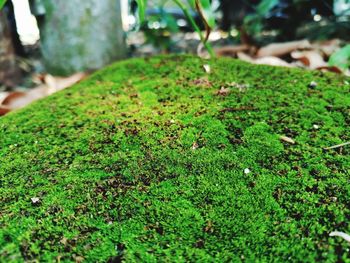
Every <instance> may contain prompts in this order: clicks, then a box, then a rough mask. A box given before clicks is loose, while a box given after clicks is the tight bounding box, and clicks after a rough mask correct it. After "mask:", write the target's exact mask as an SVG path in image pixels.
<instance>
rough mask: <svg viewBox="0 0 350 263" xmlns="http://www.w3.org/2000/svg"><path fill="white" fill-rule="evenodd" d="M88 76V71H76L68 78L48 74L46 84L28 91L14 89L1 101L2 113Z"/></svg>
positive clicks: (0, 113) (45, 77)
mask: <svg viewBox="0 0 350 263" xmlns="http://www.w3.org/2000/svg"><path fill="white" fill-rule="evenodd" d="M86 76H87V74H86V73H76V74H74V75H72V76H70V77H67V78H62V77H53V76H51V75H46V76H44V79H43V80H44V82H45V84H42V85H39V86H38V87H36V88H33V89H31V90H29V91H27V92H20V91H14V92H11V93H8V94H7V96H6V97H5V98H3V99H2V101H1V102H2V105H0V106H1V107H2V110H0V115H5V114H6V113H8V112H9V111H11V110H15V109H20V108H23V107H25V106H27V105H28V104H30V103H32V102H34V101H36V100H38V99H41V98H44V97H47V96H49V95H51V94H53V93H55V92H57V91H60V90H63V89H65V88H67V87H70V86H72V85H74V84H75V83H77V82H79V81H80V80H82V79H83V78H85V77H86Z"/></svg>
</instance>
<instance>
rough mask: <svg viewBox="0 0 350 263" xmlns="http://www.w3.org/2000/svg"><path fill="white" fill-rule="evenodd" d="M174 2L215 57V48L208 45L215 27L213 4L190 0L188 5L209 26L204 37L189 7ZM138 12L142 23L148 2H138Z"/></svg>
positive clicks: (179, 1) (176, 1)
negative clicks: (208, 39)
mask: <svg viewBox="0 0 350 263" xmlns="http://www.w3.org/2000/svg"><path fill="white" fill-rule="evenodd" d="M173 2H174V3H175V4H176V5H177V6H178V7H179V8H180V9H181V10H182V11H183V13H184V14H185V16H186V18H187V19H188V21H189V22H190V24H191V26H192V27H193V29H194V31H195V32H197V33H198V35H199V37H200V39H201V41H202V43H203V45H204V46H205V48H206V49H207V51H208V52H209V54H210V56H211V57H214V52H213V48H212V47H211V45H210V44H209V43H207V38H208V36H209V34H210V31H211V29H212V27H214V26H215V17H214V13H213V12H212V10H211V4H210V1H209V0H188V3H189V4H190V6H191V7H192V8H193V9H195V10H197V11H198V12H199V13H200V15H201V17H202V18H203V23H204V24H205V25H207V28H206V31H207V36H206V37H204V36H203V34H202V31H201V30H200V28H199V26H198V25H197V23H196V22H195V21H194V19H193V17H192V15H191V14H190V12H189V9H188V7H187V6H186V5H185V4H184V3H183V1H182V0H173ZM137 4H138V10H139V17H140V22H141V23H142V22H143V21H144V20H145V13H146V9H147V0H138V1H137Z"/></svg>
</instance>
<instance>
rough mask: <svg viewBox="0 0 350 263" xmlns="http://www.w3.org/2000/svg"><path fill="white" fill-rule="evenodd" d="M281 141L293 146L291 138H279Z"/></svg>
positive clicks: (293, 142)
mask: <svg viewBox="0 0 350 263" xmlns="http://www.w3.org/2000/svg"><path fill="white" fill-rule="evenodd" d="M280 139H281V141H284V142H287V143H290V144H295V141H294V140H293V139H292V138H289V137H287V136H280Z"/></svg>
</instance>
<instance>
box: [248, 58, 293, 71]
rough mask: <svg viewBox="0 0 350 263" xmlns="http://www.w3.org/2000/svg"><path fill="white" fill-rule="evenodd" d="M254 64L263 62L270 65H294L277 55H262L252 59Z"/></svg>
mask: <svg viewBox="0 0 350 263" xmlns="http://www.w3.org/2000/svg"><path fill="white" fill-rule="evenodd" d="M253 63H254V64H263V65H270V66H280V67H289V68H290V67H294V65H292V64H289V63H287V62H286V61H284V60H282V59H280V58H278V57H263V58H258V59H255V60H253Z"/></svg>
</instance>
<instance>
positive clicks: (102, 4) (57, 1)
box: [37, 0, 126, 75]
mask: <svg viewBox="0 0 350 263" xmlns="http://www.w3.org/2000/svg"><path fill="white" fill-rule="evenodd" d="M40 1H42V4H43V7H44V8H45V14H44V15H40V17H37V18H38V22H39V28H40V35H41V44H42V54H43V58H44V62H45V65H46V67H47V70H48V71H49V72H50V73H53V74H56V75H68V74H72V73H74V72H77V71H85V70H95V69H98V68H101V67H103V66H104V65H106V64H109V63H110V62H112V61H114V60H116V59H120V58H124V57H125V56H126V49H125V44H124V34H123V28H122V21H121V10H120V1H119V0H84V1H81V0H69V1H67V0H40Z"/></svg>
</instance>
